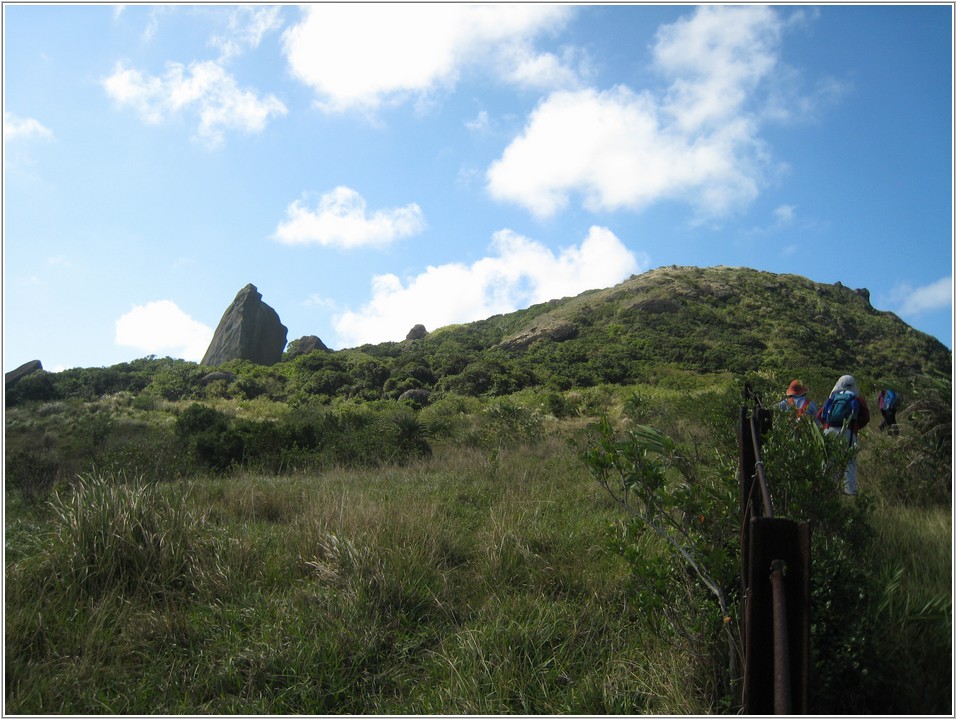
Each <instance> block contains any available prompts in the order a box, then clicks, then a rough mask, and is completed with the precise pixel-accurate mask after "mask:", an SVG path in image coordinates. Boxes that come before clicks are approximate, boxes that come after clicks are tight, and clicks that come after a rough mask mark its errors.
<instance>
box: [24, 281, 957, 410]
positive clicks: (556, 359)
mask: <svg viewBox="0 0 957 720" xmlns="http://www.w3.org/2000/svg"><path fill="white" fill-rule="evenodd" d="M286 335H287V328H286V326H285V325H283V324H282V322H281V321H280V319H279V314H278V313H277V312H276V311H275V310H274V309H273V308H271V307H270V306H269V305H267V304H266V303H264V302H263V300H262V295H261V294H260V293H259V291H258V290H257V289H256V286H255V285H252V284H249V285H246V286H245V287H244V288H243V289H242V290H240V291H239V293H238V294H237V295H236V297H235V299H234V300H233V302H232V303H231V304H230V305H229V306H228V307H227V309H226V312H225V313H224V314H223V317H222V320H221V321H220V323H219V326H218V327H217V329H216V332H215V333H214V336H213V339H212V342H211V343H210V345H209V349H208V350H207V351H206V354H205V356H204V357H203V360H202V362H201V363H200V364H201V365H203V366H212V367H215V366H219V365H222V364H224V363H229V362H230V361H233V360H248V361H250V362H252V363H256V364H259V365H275V364H277V363H282V362H299V361H300V359H304V358H303V356H312V355H313V354H314V353H317V352H318V353H322V354H323V356H324V357H327V358H328V359H327V360H326V361H323V362H324V363H325V365H324V366H328V367H329V368H333V367H334V368H335V369H336V372H337V373H340V374H339V375H336V376H335V377H337V378H340V376H341V378H340V380H337V381H336V383H335V385H336V388H338V387H339V385H342V387H346V386H348V385H349V383H348V382H347V377H346V376H345V375H344V372H345V370H346V366H348V365H349V364H348V363H345V362H344V360H341V359H337V358H345V357H346V356H347V355H349V354H350V353H353V354H354V353H361V354H363V355H364V356H368V357H370V358H376V359H377V360H376V362H377V363H384V364H385V365H386V366H388V367H389V368H391V369H386V368H385V367H384V368H382V369H380V370H377V371H376V372H375V373H374V374H373V375H374V376H375V377H376V378H379V376H380V375H382V379H377V380H376V383H375V384H376V387H371V386H370V387H369V388H368V390H369V392H372V393H381V392H384V393H386V394H388V393H389V392H393V391H394V392H396V393H398V392H400V391H405V390H410V389H422V390H435V389H447V390H453V391H456V392H463V393H466V394H468V393H486V392H494V393H501V392H505V391H506V390H507V389H508V391H514V390H516V389H520V388H521V387H527V386H530V385H548V386H550V387H554V388H556V389H568V388H571V387H576V386H578V387H581V386H589V385H595V384H600V383H608V384H625V383H631V382H642V381H644V379H645V378H646V377H647V376H648V373H649V372H652V370H653V368H661V367H671V368H678V369H681V370H686V371H693V372H731V373H745V372H751V371H761V370H779V371H781V372H784V373H785V374H787V373H790V372H792V371H795V370H797V369H800V368H809V369H816V370H820V371H821V372H822V373H823V374H824V376H827V375H829V374H831V373H837V375H835V378H836V377H838V376H839V375H840V374H843V373H844V372H854V373H865V374H868V375H870V376H872V377H874V378H877V377H896V378H902V379H903V378H912V377H915V376H918V375H922V374H941V375H945V376H949V375H950V372H951V357H952V354H951V351H950V350H948V349H947V348H946V347H945V346H944V345H943V344H942V343H941V342H939V341H938V340H937V339H936V338H934V337H931V336H930V335H927V334H925V333H923V332H920V331H918V330H916V329H914V328H912V327H911V326H910V325H908V324H907V323H905V322H904V321H903V320H901V319H900V318H899V317H897V316H896V315H895V314H894V313H891V312H885V311H880V310H877V309H875V308H874V307H873V306H872V305H871V303H870V293H869V292H868V291H867V289H865V288H858V289H852V288H848V287H846V286H844V285H843V284H842V283H840V282H837V283H834V284H823V283H817V282H814V281H812V280H809V279H808V278H805V277H802V276H800V275H791V274H775V273H770V272H764V271H759V270H752V269H748V268H733V267H712V268H698V267H677V266H671V267H661V268H657V269H655V270H651V271H649V272H646V273H643V274H641V275H634V276H632V277H631V278H629V279H627V280H625V281H624V282H622V283H620V284H618V285H615V286H614V287H610V288H606V289H600V290H589V291H587V292H584V293H581V294H580V295H577V296H575V297H566V298H561V299H554V300H550V301H548V302H545V303H540V304H537V305H533V306H531V307H529V308H525V309H522V310H518V311H515V312H512V313H506V314H502V315H496V316H493V317H490V318H487V319H485V320H479V321H475V322H470V323H465V324H461V325H450V326H446V327H440V328H436V329H434V330H431V331H427V330H426V329H425V327H424V326H423V325H421V324H416V325H414V326H413V327H412V329H411V330H409V332H408V334H407V335H406V337H405V340H402V341H400V342H384V343H378V344H375V345H371V344H370V345H363V346H361V347H359V348H354V349H352V350H342V351H336V352H333V351H331V350H329V348H328V347H326V345H325V344H324V343H323V342H322V340H321V339H320V338H319V337H317V336H315V335H307V336H304V337H301V338H299V339H298V340H294V341H292V342H291V343H289V346H288V348H286ZM284 351H285V352H284ZM317 363H318V364H317ZM312 365H313V366H315V367H317V368H318V367H319V366H320V365H322V363H319V361H318V360H317V361H316V362H313V363H312ZM340 366H341V367H340ZM38 372H39V373H40V374H45V373H43V371H42V365H41V363H40V361H39V360H34V361H31V362H30V363H26V364H25V365H23V366H21V367H20V368H17V369H16V370H14V371H12V372H10V373H7V375H6V387H7V389H8V390H9V389H10V388H11V387H13V385H15V384H17V383H18V382H19V381H20V380H21V379H22V378H24V377H27V376H28V375H31V374H34V373H38ZM382 383H384V385H383V384H382ZM330 392H331V393H337V392H339V390H338V389H333V388H330Z"/></svg>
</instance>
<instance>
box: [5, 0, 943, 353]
mask: <svg viewBox="0 0 957 720" xmlns="http://www.w3.org/2000/svg"><path fill="white" fill-rule="evenodd" d="M952 13H953V9H952V7H951V5H949V4H943V5H933V4H931V5H919V6H918V5H909V6H904V5H843V6H839V5H827V4H825V5H817V6H812V5H762V4H745V5H735V6H720V5H700V6H694V5H674V6H665V5H605V6H589V5H584V6H576V5H544V4H499V5H485V6H473V5H465V4H402V3H387V4H350V3H345V4H309V5H304V6H291V5H283V6H268V5H238V6H230V5H221V4H215V5H178V4H171V5H137V4H132V5H126V6H123V5H84V6H79V5H67V4H57V5H47V4H39V5H31V4H24V5H19V4H13V3H6V4H4V6H3V203H4V205H3V251H4V255H3V365H4V371H5V372H8V371H10V370H12V369H14V368H16V367H18V366H19V365H21V364H23V363H25V362H28V361H30V360H34V359H38V360H40V361H41V362H42V363H43V367H44V368H45V369H46V370H49V371H54V372H56V371H60V370H64V369H67V368H71V367H101V366H110V365H114V364H117V363H121V362H129V361H131V360H134V359H137V358H141V357H146V356H149V355H155V356H157V357H165V356H170V357H174V358H183V359H186V360H191V361H196V362H198V361H200V360H201V359H202V356H203V354H204V353H205V351H206V348H207V347H208V345H209V342H210V340H211V338H212V334H213V332H214V330H215V328H216V326H217V325H218V323H219V321H220V319H221V317H222V315H223V313H224V311H225V310H226V308H227V307H228V306H229V304H230V303H231V302H232V300H233V299H234V298H235V296H236V294H237V293H238V292H239V291H240V290H241V289H242V288H243V287H244V286H245V285H246V284H247V283H252V284H253V285H255V286H256V287H257V288H258V290H259V292H260V293H262V296H263V301H264V302H265V303H267V304H268V305H269V306H270V307H272V308H274V309H275V310H276V312H277V313H278V314H279V316H280V318H281V320H282V322H283V324H284V325H286V326H287V327H288V329H289V330H288V339H289V341H292V340H295V339H297V338H300V337H303V336H306V335H317V336H319V337H320V338H321V339H322V341H323V342H324V343H325V344H326V345H327V346H329V347H330V348H333V349H342V348H349V347H356V346H358V345H361V344H364V343H377V342H384V341H395V340H402V339H403V338H404V337H405V336H406V334H407V333H408V331H409V330H410V329H411V328H412V327H413V326H414V325H416V324H423V325H424V326H425V327H426V328H427V329H428V330H430V331H431V330H435V329H436V328H438V327H442V326H445V325H450V324H454V323H463V322H470V321H474V320H480V319H484V318H487V317H490V316H492V315H495V314H498V313H507V312H511V311H514V310H517V309H521V308H525V307H528V306H530V305H533V304H535V303H539V302H544V301H547V300H550V299H554V298H562V297H570V296H574V295H578V294H579V293H581V292H584V291H585V290H589V289H595V288H605V287H610V286H612V285H615V284H617V283H619V282H621V281H623V280H625V279H627V278H628V277H629V276H631V275H632V274H638V273H642V272H645V271H647V270H650V269H654V268H656V267H661V266H668V265H691V266H699V267H711V266H716V265H727V266H736V267H740V266H744V267H751V268H755V269H758V270H765V271H769V272H773V273H794V274H797V275H801V276H804V277H807V278H810V279H811V280H814V281H817V282H821V283H835V282H841V283H843V284H844V285H847V286H849V287H852V288H867V289H868V290H869V291H870V298H871V303H872V304H873V305H874V307H876V308H878V309H880V310H887V311H891V312H894V313H896V314H897V315H898V316H900V317H901V318H902V319H903V320H904V321H905V322H907V323H908V324H910V325H912V326H913V327H915V328H917V329H918V330H921V331H923V332H926V333H929V334H930V335H933V336H935V337H937V338H938V339H939V340H940V341H941V342H943V343H944V344H945V345H946V346H947V347H949V348H952V347H953V342H952V331H953V322H952V307H953V296H954V292H953V248H954V225H953V178H954V153H953V145H952V139H953V118H952V111H953V100H952V93H953V88H954V84H953V78H952V68H953V54H952V53H953V39H954V21H953V16H952Z"/></svg>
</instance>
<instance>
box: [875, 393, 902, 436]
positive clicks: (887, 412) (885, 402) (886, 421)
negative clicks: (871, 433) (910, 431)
mask: <svg viewBox="0 0 957 720" xmlns="http://www.w3.org/2000/svg"><path fill="white" fill-rule="evenodd" d="M900 404H901V394H900V393H898V392H894V391H893V390H891V389H890V388H886V389H884V390H881V392H880V394H879V395H878V396H877V407H878V408H879V409H880V411H881V417H882V418H883V419H882V420H881V425H880V429H881V430H882V431H883V430H889V431H890V434H897V433H898V432H900V428H898V427H897V408H898V407H899V406H900Z"/></svg>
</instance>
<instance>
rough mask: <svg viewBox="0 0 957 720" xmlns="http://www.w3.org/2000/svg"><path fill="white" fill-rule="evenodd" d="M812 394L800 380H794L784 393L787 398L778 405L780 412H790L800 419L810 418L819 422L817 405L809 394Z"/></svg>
mask: <svg viewBox="0 0 957 720" xmlns="http://www.w3.org/2000/svg"><path fill="white" fill-rule="evenodd" d="M809 392H811V391H810V390H809V389H808V388H807V387H806V386H805V385H803V384H802V383H801V381H800V380H792V381H791V384H790V385H788V389H787V391H786V392H785V393H784V394H785V398H784V400H782V401H781V402H779V403H778V409H779V410H790V411H792V412H794V414H795V415H797V416H798V417H805V416H806V417H809V418H812V419H813V420H814V421H815V422H817V405H816V404H815V402H814V401H813V400H811V399H810V398H809V397H808V396H807V394H808V393H809Z"/></svg>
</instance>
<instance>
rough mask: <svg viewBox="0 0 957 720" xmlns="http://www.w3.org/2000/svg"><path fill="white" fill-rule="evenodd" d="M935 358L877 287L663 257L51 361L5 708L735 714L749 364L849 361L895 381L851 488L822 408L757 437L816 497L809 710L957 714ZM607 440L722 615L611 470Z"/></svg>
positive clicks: (938, 348)
mask: <svg viewBox="0 0 957 720" xmlns="http://www.w3.org/2000/svg"><path fill="white" fill-rule="evenodd" d="M950 357H951V354H950V352H949V351H948V350H946V348H944V347H943V346H942V345H941V344H940V343H938V342H937V341H936V340H934V339H932V338H930V337H928V336H926V335H924V334H922V333H919V332H917V331H915V330H913V329H912V328H909V327H908V326H907V325H906V324H904V323H903V322H901V321H900V320H899V319H898V318H896V317H895V316H893V315H892V314H890V313H882V312H878V311H876V310H874V309H873V308H872V307H871V306H870V304H869V302H868V300H867V297H866V293H864V292H862V291H855V290H850V289H847V288H844V287H840V286H826V285H820V284H817V283H813V282H811V281H809V280H807V279H804V278H800V277H797V276H791V275H773V274H769V273H762V272H757V271H753V270H746V269H736V268H710V269H698V268H661V269H658V270H655V271H652V272H649V273H645V274H643V275H640V276H636V277H633V278H631V279H629V280H628V281H626V282H624V283H622V284H620V285H618V286H615V287H613V288H609V289H605V290H595V291H591V292H587V293H583V294H582V295H579V296H577V297H574V298H565V299H559V300H554V301H551V302H548V303H543V304H540V305H536V306H533V307H530V308H527V309H524V310H520V311H518V312H515V313H509V314H506V315H500V316H496V317H492V318H487V319H485V320H482V321H479V322H474V323H468V324H462V325H456V326H450V327H445V328H439V329H436V330H434V331H433V332H432V333H431V334H429V335H428V336H426V337H424V338H422V339H420V340H406V341H403V342H397V343H381V344H376V345H366V346H362V347H359V348H350V349H346V350H341V351H336V352H323V351H315V352H311V353H309V354H306V355H302V356H298V357H289V356H287V357H286V359H285V360H284V361H283V362H281V363H279V364H277V365H275V366H272V367H260V366H255V365H252V364H251V363H248V362H243V361H233V362H230V363H226V364H225V365H223V366H222V367H221V368H220V369H221V370H225V371H228V372H229V373H232V379H217V380H214V381H212V382H210V381H208V380H207V379H206V375H207V374H208V373H209V372H210V368H205V367H200V366H198V365H196V364H195V363H191V362H186V361H182V360H173V359H170V358H155V357H150V358H142V359H138V360H134V361H132V362H129V363H122V364H119V365H115V366H112V367H107V368H79V369H74V370H68V371H64V372H60V373H47V372H42V371H41V372H37V373H34V374H32V375H29V376H27V377H26V378H24V379H23V380H21V381H20V382H19V383H18V384H17V385H16V386H15V387H14V388H13V389H12V391H9V392H8V393H7V396H6V415H5V435H4V439H5V476H4V480H5V496H4V501H5V547H6V553H5V559H6V565H5V580H6V592H7V594H6V616H5V619H6V625H5V653H6V654H5V673H6V675H5V681H6V682H5V693H6V694H5V701H6V705H5V707H6V710H7V711H9V712H12V713H26V714H40V715H46V714H54V713H64V714H80V715H88V714H97V713H112V714H149V713H162V714H197V713H200V714H271V715H279V714H317V713H328V714H426V713H436V714H506V713H519V714H585V715H593V714H642V713H648V714H669V715H670V714H700V713H722V712H726V713H733V712H735V711H736V710H737V708H738V707H739V702H740V695H739V690H740V685H739V684H738V683H739V680H740V678H739V676H738V674H737V673H736V670H735V667H734V666H735V661H734V652H731V654H730V655H731V656H730V657H729V650H728V646H727V643H726V638H725V630H726V628H734V629H737V628H738V622H739V617H738V609H739V607H740V603H741V598H740V597H738V594H739V579H738V576H737V573H738V570H739V568H738V559H737V558H738V547H737V542H738V532H739V527H738V515H737V507H736V502H737V478H736V470H735V468H736V462H737V440H736V436H735V418H736V414H737V410H738V408H739V407H740V405H741V403H742V394H741V388H742V385H743V384H744V382H746V381H747V382H749V383H751V384H752V385H753V386H754V388H755V389H757V390H758V391H760V392H761V393H763V394H764V396H765V397H770V398H773V397H776V396H777V395H779V394H780V393H781V392H782V391H783V389H784V388H785V387H786V386H787V383H788V382H789V381H790V379H791V378H792V377H795V376H797V377H800V378H801V379H802V380H804V381H805V382H806V383H807V384H809V385H810V386H811V388H812V396H813V397H814V398H815V399H816V400H819V401H820V400H823V398H824V396H826V394H827V392H828V390H829V389H830V387H831V385H832V384H833V382H834V380H835V379H836V378H837V377H838V376H839V375H840V374H843V373H845V372H852V373H853V374H855V375H856V376H857V377H858V379H859V381H860V383H861V386H862V388H863V390H864V392H865V394H867V395H868V397H869V398H870V397H873V395H874V394H875V393H876V389H877V387H878V384H879V383H885V382H891V383H894V384H896V385H897V386H898V389H901V390H903V392H904V395H905V404H904V406H903V407H902V409H901V411H900V412H899V418H900V421H901V426H900V433H898V434H891V433H883V432H879V431H878V430H877V429H876V427H875V425H876V424H877V420H875V421H874V422H873V423H872V425H871V426H870V427H868V428H866V429H865V430H864V432H863V433H862V442H861V453H860V457H859V485H860V487H861V493H860V495H859V496H858V497H857V498H855V499H853V500H848V499H847V498H844V497H843V496H841V495H840V493H839V492H837V486H836V484H835V483H833V482H832V481H831V479H829V474H828V473H826V472H824V471H822V467H824V466H825V465H828V463H833V462H835V461H834V458H835V457H839V455H834V454H833V453H834V451H835V450H834V448H833V447H830V446H828V445H827V443H824V442H822V441H820V438H819V437H816V436H814V435H813V432H812V430H811V426H810V424H808V423H804V424H803V425H801V424H797V425H796V424H794V422H790V421H788V420H786V419H785V418H783V417H782V418H780V419H778V420H776V422H775V424H774V427H773V429H772V431H771V435H770V436H769V437H768V438H766V450H767V455H766V457H765V465H766V470H767V472H768V476H769V478H772V480H773V482H774V483H775V484H774V493H775V498H776V499H775V503H776V505H775V507H776V509H777V510H780V511H781V513H782V514H781V515H780V516H783V517H793V518H796V519H807V520H809V521H811V522H812V523H813V527H814V530H813V533H812V543H813V545H812V561H813V563H814V565H813V568H812V584H813V597H812V611H813V624H812V668H811V673H812V683H811V688H810V695H811V697H810V704H811V708H810V709H811V711H812V712H814V713H818V714H827V715H831V714H843V713H850V714H869V713H882V712H889V713H893V714H897V713H900V714H941V713H943V714H946V713H947V712H949V711H950V710H951V709H952V708H951V705H950V703H951V700H952V678H951V677H950V673H949V669H950V667H951V666H950V663H949V660H950V657H951V651H952V648H951V643H950V639H951V637H952V625H951V608H952V598H951V595H950V590H951V572H952V568H951V559H950V542H951V537H952V518H951V513H950V509H951V493H952V487H951V447H952V426H951V415H952V408H951V404H950V398H951V391H950V388H951V380H950V363H951V361H950ZM409 389H423V390H428V391H429V396H428V399H427V400H420V401H405V400H403V401H400V400H398V398H399V396H400V395H401V394H402V393H403V392H404V391H406V390H409ZM874 415H875V416H876V415H877V413H876V411H875V412H874ZM599 421H601V422H599ZM642 425H651V426H653V427H654V428H655V432H658V433H663V436H662V437H665V438H668V439H669V440H668V441H667V442H665V443H664V444H663V445H659V447H658V450H656V449H655V447H654V446H651V445H647V444H642V443H643V440H642V438H643V437H644V438H647V437H650V435H648V434H647V433H645V434H644V435H642V434H641V433H636V432H633V431H632V429H634V428H636V427H640V426H642ZM602 428H604V430H602ZM603 432H604V433H610V435H607V434H606V435H602V434H601V433H603ZM661 447H667V448H669V450H668V452H667V453H665V454H662V453H661V452H660V449H661ZM616 448H617V449H616ZM609 449H611V450H612V451H614V453H617V454H616V455H615V457H617V458H618V461H621V460H624V465H623V466H622V467H623V468H624V470H625V471H626V475H625V478H626V480H627V482H632V481H633V479H634V478H636V477H640V478H642V479H643V480H642V482H646V483H647V484H646V485H643V488H642V492H644V493H645V494H644V497H645V499H646V500H647V501H648V507H652V508H655V512H659V513H663V514H660V515H659V519H661V520H662V521H664V522H666V523H667V524H669V526H671V527H674V528H678V529H680V532H681V534H682V537H683V538H684V540H683V541H682V542H689V543H693V544H694V548H693V549H694V550H695V552H696V554H697V556H698V557H700V558H704V559H705V562H706V563H707V570H708V572H709V573H710V575H711V577H712V578H713V580H714V582H715V583H716V584H717V585H718V586H720V587H721V588H722V589H723V591H724V592H725V593H726V595H727V598H728V600H729V604H728V612H727V614H725V613H724V612H719V608H718V607H716V605H715V603H714V601H713V598H712V597H711V595H710V594H709V592H708V591H707V589H706V588H705V587H703V586H702V584H701V583H700V582H699V581H698V579H697V578H696V576H695V574H694V573H692V572H690V571H689V567H688V566H687V565H686V564H685V563H684V562H683V561H682V560H681V559H680V558H678V557H677V556H676V555H675V554H674V553H673V552H671V547H670V546H669V545H668V544H667V543H666V542H664V541H662V539H661V538H660V537H658V536H657V535H656V534H655V533H652V532H648V531H647V528H643V527H642V526H641V524H640V523H638V522H636V519H635V515H634V514H633V512H632V510H629V509H628V508H626V507H623V506H622V505H621V504H620V503H617V502H615V501H614V500H613V499H612V498H611V497H609V495H608V494H607V493H605V492H603V491H602V489H601V487H599V483H596V481H595V480H596V478H595V477H594V472H595V471H596V469H601V468H602V467H604V466H603V465H602V464H601V463H602V462H604V460H602V458H603V457H605V456H603V455H602V452H605V451H607V450H609ZM822 453H823V455H822ZM616 462H617V461H616ZM589 463H590V464H589ZM828 466H829V465H828ZM649 493H650V494H649ZM635 496H637V494H636V495H635ZM778 503H780V504H778ZM732 634H733V633H732Z"/></svg>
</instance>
